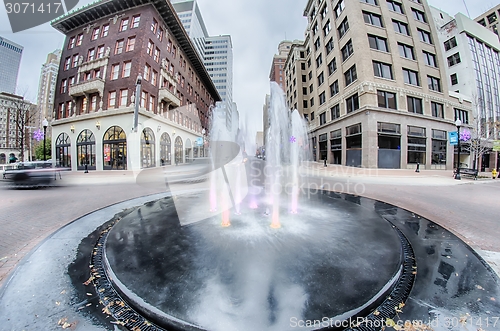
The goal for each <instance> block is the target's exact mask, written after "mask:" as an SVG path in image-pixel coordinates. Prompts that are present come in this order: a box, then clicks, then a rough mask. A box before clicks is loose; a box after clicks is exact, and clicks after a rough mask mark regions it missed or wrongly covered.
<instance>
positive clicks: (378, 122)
mask: <svg viewBox="0 0 500 331" xmlns="http://www.w3.org/2000/svg"><path fill="white" fill-rule="evenodd" d="M304 16H305V17H307V19H308V24H307V28H306V32H305V42H304V45H303V47H295V48H294V49H291V51H290V53H289V54H288V57H287V60H286V62H285V77H286V81H285V84H286V87H287V88H286V89H285V90H286V94H287V100H288V103H289V104H290V105H295V103H296V104H297V105H301V104H302V105H303V114H304V116H305V117H306V118H307V120H308V121H309V134H310V137H311V144H312V147H313V157H314V159H315V160H316V161H323V160H324V159H326V160H327V162H328V163H336V164H343V165H347V166H355V167H369V168H377V167H378V168H410V169H411V168H413V169H415V168H416V167H417V166H419V167H420V169H422V168H425V169H452V167H453V158H454V149H453V148H452V147H451V146H449V141H448V138H447V137H448V132H450V131H456V127H455V119H456V118H460V119H461V120H462V122H463V123H464V125H468V118H469V111H470V102H467V101H466V100H463V99H460V98H459V96H458V95H457V94H455V95H453V94H454V93H453V92H451V93H449V92H448V80H447V79H446V77H447V76H446V72H445V68H444V65H443V63H441V62H440V60H439V59H441V58H442V52H441V49H440V47H439V45H436V43H437V34H436V28H435V25H434V21H433V20H432V18H431V16H430V9H429V6H428V4H427V1H425V0H397V1H396V0H386V1H381V0H361V1H346V0H335V1H326V2H318V1H315V0H309V1H307V4H306V6H305V9H304ZM302 63H305V64H304V65H302ZM294 71H295V72H294ZM299 77H300V79H298V78H299ZM464 157H465V156H464Z"/></svg>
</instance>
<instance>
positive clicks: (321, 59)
mask: <svg viewBox="0 0 500 331" xmlns="http://www.w3.org/2000/svg"><path fill="white" fill-rule="evenodd" d="M322 63H323V57H322V56H321V54H320V55H319V56H318V57H317V58H316V68H319V67H320V66H321V64H322Z"/></svg>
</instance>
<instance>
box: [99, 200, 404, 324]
mask: <svg viewBox="0 0 500 331" xmlns="http://www.w3.org/2000/svg"><path fill="white" fill-rule="evenodd" d="M195 198H196V194H193V195H184V196H180V197H176V199H186V202H188V201H196V199H195ZM253 198H254V200H252V202H251V203H250V202H249V201H244V204H243V205H242V206H241V215H235V213H234V212H233V211H232V212H231V213H230V223H231V225H230V226H228V227H223V226H221V221H222V219H221V216H220V215H219V216H214V217H210V218H207V219H204V220H202V221H198V222H195V223H191V224H187V225H181V224H180V223H179V220H178V217H177V213H176V210H175V206H174V203H173V200H172V198H164V199H161V200H158V201H155V202H151V203H148V204H147V205H144V206H142V207H140V208H138V209H136V210H135V211H134V212H132V213H131V214H129V215H128V216H126V217H125V218H123V219H122V220H121V221H120V222H119V223H117V224H116V225H115V226H114V227H113V228H112V229H111V230H110V232H109V234H108V236H107V239H106V242H105V247H104V264H105V269H106V273H107V275H108V278H110V279H111V281H112V283H113V286H114V287H115V288H116V289H117V291H118V292H119V293H120V295H121V296H122V297H124V298H125V300H126V301H127V302H128V303H129V304H130V305H131V306H132V307H133V308H134V309H135V310H137V311H139V312H140V313H141V314H143V315H145V316H146V317H147V318H149V319H150V320H152V321H154V322H155V323H156V324H158V325H159V326H161V327H164V328H167V329H169V330H170V329H184V330H196V329H203V330H205V329H206V330H288V329H294V326H299V325H303V326H306V325H307V323H308V322H309V326H310V329H318V328H321V327H319V326H322V325H319V324H315V325H312V324H311V321H316V322H317V321H326V320H327V319H328V321H329V322H328V323H330V324H332V323H331V322H332V321H337V320H338V321H343V320H348V319H355V318H356V317H358V316H366V315H367V314H368V313H369V312H370V311H373V310H374V309H375V307H377V306H378V305H379V304H380V303H381V302H382V301H384V300H385V299H386V298H387V296H388V294H389V293H390V291H391V290H392V289H393V287H394V285H395V283H396V282H397V281H398V277H399V276H400V274H401V270H402V248H401V239H400V237H399V235H398V234H397V233H396V231H395V230H394V228H393V226H392V225H391V224H390V223H389V222H387V221H386V220H384V219H382V218H381V217H380V216H379V215H377V214H375V212H374V211H373V210H368V209H365V208H363V207H361V206H360V205H358V204H356V203H353V202H350V201H346V200H343V199H338V198H333V197H331V196H327V195H319V196H318V197H316V198H312V199H308V200H307V203H302V204H300V205H299V208H298V212H297V213H296V214H292V213H290V212H289V211H288V209H287V202H286V201H283V202H282V203H281V206H282V207H281V208H280V218H279V220H280V225H281V227H280V228H279V229H273V228H271V227H270V224H271V216H267V215H266V206H264V203H263V201H262V200H260V201H255V197H253ZM248 206H251V207H252V208H253V209H252V208H248ZM301 206H302V207H301ZM192 207H193V208H196V206H192ZM324 323H325V324H323V326H324V325H326V322H324Z"/></svg>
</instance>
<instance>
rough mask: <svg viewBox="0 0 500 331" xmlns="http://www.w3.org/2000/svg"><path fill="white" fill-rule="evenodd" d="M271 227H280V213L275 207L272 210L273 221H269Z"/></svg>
mask: <svg viewBox="0 0 500 331" xmlns="http://www.w3.org/2000/svg"><path fill="white" fill-rule="evenodd" d="M271 227H272V228H273V229H279V228H281V224H280V214H279V212H278V210H277V208H275V209H274V210H273V221H272V222H271Z"/></svg>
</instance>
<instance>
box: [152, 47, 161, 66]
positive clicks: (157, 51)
mask: <svg viewBox="0 0 500 331" xmlns="http://www.w3.org/2000/svg"><path fill="white" fill-rule="evenodd" d="M153 60H155V62H156V63H158V62H160V49H159V48H158V47H156V48H155V51H154V54H153Z"/></svg>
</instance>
